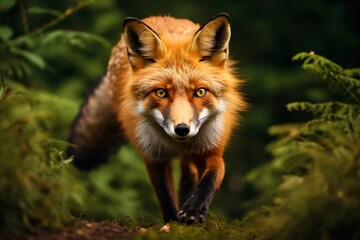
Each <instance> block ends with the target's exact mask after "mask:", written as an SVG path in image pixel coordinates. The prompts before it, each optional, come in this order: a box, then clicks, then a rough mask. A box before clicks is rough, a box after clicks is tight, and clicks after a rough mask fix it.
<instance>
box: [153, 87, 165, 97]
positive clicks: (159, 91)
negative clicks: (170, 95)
mask: <svg viewBox="0 0 360 240" xmlns="http://www.w3.org/2000/svg"><path fill="white" fill-rule="evenodd" d="M155 94H156V96H157V97H159V98H165V97H167V92H166V90H165V89H163V88H158V89H156V90H155Z"/></svg>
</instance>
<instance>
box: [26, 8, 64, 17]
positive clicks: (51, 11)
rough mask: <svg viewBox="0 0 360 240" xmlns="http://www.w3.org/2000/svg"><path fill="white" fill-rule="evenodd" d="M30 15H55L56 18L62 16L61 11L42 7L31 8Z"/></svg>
mask: <svg viewBox="0 0 360 240" xmlns="http://www.w3.org/2000/svg"><path fill="white" fill-rule="evenodd" d="M28 13H29V14H48V15H53V16H56V17H58V16H60V15H61V12H60V11H57V10H54V9H50V8H42V7H30V8H29V9H28Z"/></svg>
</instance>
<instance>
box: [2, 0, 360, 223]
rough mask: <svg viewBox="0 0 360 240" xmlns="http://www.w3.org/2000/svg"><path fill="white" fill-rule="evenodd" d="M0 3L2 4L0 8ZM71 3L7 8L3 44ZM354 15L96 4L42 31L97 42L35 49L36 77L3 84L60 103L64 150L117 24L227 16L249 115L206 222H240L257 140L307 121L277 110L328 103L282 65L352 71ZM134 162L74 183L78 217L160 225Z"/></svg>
mask: <svg viewBox="0 0 360 240" xmlns="http://www.w3.org/2000/svg"><path fill="white" fill-rule="evenodd" d="M0 2H1V1H0ZM6 2H7V1H5V0H3V3H2V4H5V3H6ZM77 2H78V1H75V0H67V1H41V0H32V1H17V3H16V4H15V5H14V6H13V7H11V8H9V9H5V10H4V9H3V11H1V9H0V25H2V26H8V27H10V28H11V29H12V31H13V33H12V37H13V38H16V37H17V36H20V35H23V34H24V33H26V31H30V32H31V30H32V29H36V28H37V27H39V26H42V25H43V24H44V23H46V22H49V21H51V20H52V19H54V15H51V14H40V13H39V11H36V7H38V8H41V9H53V10H55V11H59V12H62V11H64V10H65V9H67V8H68V7H69V6H71V5H75V4H76V3H77ZM0 6H1V5H0ZM3 6H4V5H3ZM29 8H32V11H27V12H26V19H27V20H26V21H27V28H28V29H26V28H25V27H24V12H23V11H22V10H21V9H29ZM359 9H360V6H359V1H356V0H343V1H340V0H293V1H280V0H273V1H269V0H252V1H245V0H243V1H229V0H222V1H214V0H206V1H205V0H199V1H190V0H182V1H165V0H161V1H144V0H121V1H117V0H101V1H100V0H98V1H94V2H93V3H92V4H90V5H88V6H86V7H84V8H82V9H80V10H79V11H77V12H75V13H74V14H72V15H71V16H70V17H68V18H66V19H64V20H63V21H61V22H59V23H58V24H57V25H55V26H54V27H52V28H49V30H54V29H64V30H74V31H82V32H87V33H91V34H94V35H97V36H100V37H102V38H103V39H105V40H106V41H103V39H102V40H99V41H92V40H91V41H85V40H86V39H85V40H84V39H80V40H82V41H80V40H79V39H77V40H73V41H69V42H66V41H64V39H62V38H58V39H57V40H56V41H52V42H50V43H49V44H39V45H38V46H35V47H33V48H32V51H34V52H36V54H38V55H39V56H41V57H42V58H43V59H45V60H46V67H43V68H41V69H39V68H35V69H33V70H32V71H30V72H28V73H27V74H24V76H20V75H16V74H13V75H12V76H11V79H12V80H15V81H17V82H20V83H21V84H24V85H25V86H26V87H28V88H30V89H33V90H36V91H38V90H40V91H46V92H48V93H51V94H54V95H56V96H58V97H59V100H58V101H59V102H64V101H65V100H64V99H66V101H67V104H64V105H63V106H66V107H64V108H65V109H64V108H59V109H58V110H56V111H57V112H58V117H57V118H56V124H54V127H53V128H52V129H53V131H52V134H53V136H54V138H56V139H60V140H62V141H67V139H68V136H69V134H70V128H71V121H72V120H73V119H74V117H75V115H76V114H77V111H78V109H79V107H80V105H81V103H82V102H83V101H84V98H85V96H86V95H87V93H88V92H89V91H90V90H91V88H92V86H94V84H95V83H96V81H97V80H98V79H99V78H101V77H102V76H103V75H104V74H105V72H106V66H107V61H108V59H109V56H110V52H111V47H112V46H114V45H115V44H116V43H117V42H118V40H119V38H120V34H121V32H122V21H123V19H124V18H125V17H128V16H133V17H137V18H140V19H141V18H145V17H148V16H152V15H170V16H173V17H177V18H188V19H191V20H193V21H194V22H197V23H200V24H201V23H205V22H206V21H208V20H209V19H210V18H212V17H213V16H214V15H216V14H217V13H219V12H226V13H228V14H229V15H230V17H231V27H232V39H231V49H230V51H231V57H232V58H233V59H235V60H237V62H238V64H237V68H238V73H239V75H240V76H241V77H242V78H243V79H245V80H246V82H247V84H246V86H245V87H244V89H243V92H244V94H245V96H246V98H247V99H248V101H249V103H250V104H251V108H250V110H249V111H248V112H247V113H245V114H244V115H243V120H242V125H241V126H240V127H239V129H238V130H237V131H236V133H235V135H234V138H233V141H232V142H231V144H230V146H229V148H228V150H227V152H226V155H225V160H226V169H227V171H226V176H225V179H224V182H223V185H222V188H221V190H220V191H219V193H217V194H216V197H215V200H214V203H213V205H212V208H211V212H212V213H214V214H216V215H217V216H220V217H224V218H240V217H242V214H243V213H244V211H246V206H247V205H246V204H244V203H248V202H249V201H251V200H252V199H254V198H256V196H257V194H258V193H257V192H256V191H255V190H254V189H253V188H252V187H251V186H248V185H246V181H245V176H246V174H247V173H249V172H250V171H251V170H252V169H254V168H256V167H259V166H261V165H263V164H265V163H267V162H268V161H269V160H270V159H271V157H270V156H269V154H268V153H267V152H266V150H265V147H266V145H267V144H268V143H269V142H270V141H271V140H272V139H271V138H270V137H269V136H268V134H267V129H268V127H269V126H271V125H273V124H279V123H286V122H301V121H304V120H306V119H307V118H308V116H306V115H303V114H296V113H289V112H287V111H286V110H285V107H284V105H285V104H287V103H289V102H292V101H300V100H301V101H311V102H322V101H329V100H331V99H332V97H333V96H331V94H329V93H327V92H325V91H323V89H324V86H325V83H323V82H321V81H317V80H315V78H314V77H313V76H312V75H310V74H308V73H306V72H304V71H302V70H301V69H300V67H299V63H297V62H293V61H292V56H294V55H295V54H296V53H298V52H303V51H305V52H309V51H314V52H315V53H317V54H320V55H322V56H325V57H327V58H329V59H332V60H334V61H336V62H337V63H339V64H340V65H342V66H344V67H348V68H352V67H357V66H359V65H360V46H359V29H360V27H359V22H360V19H359V16H360V14H359ZM55 16H56V14H55ZM54 38H55V37H54ZM0 49H1V51H2V52H0V54H1V53H2V55H3V56H1V55H0V62H2V63H3V64H4V63H6V61H8V59H6V51H5V50H4V45H3V46H0ZM64 148H65V147H64ZM141 161H142V160H141V159H140V158H139V156H138V155H137V154H136V153H135V152H134V150H133V149H132V148H131V147H125V148H123V149H122V150H121V151H120V153H119V154H118V155H117V156H116V157H114V158H113V159H112V160H111V161H110V163H109V164H108V165H105V166H103V167H102V168H101V169H99V170H97V171H94V172H90V173H84V174H83V175H81V176H80V178H82V179H83V180H84V182H85V185H87V186H88V192H89V193H90V194H89V195H90V197H89V199H88V200H87V203H88V205H89V206H88V207H87V210H85V212H86V214H87V215H88V216H90V217H91V218H99V219H101V218H116V217H118V216H119V215H137V216H145V217H148V218H152V217H154V216H155V217H156V218H158V219H160V212H159V207H158V205H157V202H156V200H155V197H154V194H153V192H152V188H151V186H150V185H149V183H148V180H147V176H146V173H145V169H144V166H143V165H142V162H141ZM175 165H176V163H175Z"/></svg>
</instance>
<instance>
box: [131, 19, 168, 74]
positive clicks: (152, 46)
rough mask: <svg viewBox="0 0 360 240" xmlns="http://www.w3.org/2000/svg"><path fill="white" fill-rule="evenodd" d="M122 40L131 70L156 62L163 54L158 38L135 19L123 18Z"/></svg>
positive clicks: (147, 27)
mask: <svg viewBox="0 0 360 240" xmlns="http://www.w3.org/2000/svg"><path fill="white" fill-rule="evenodd" d="M124 40H125V45H126V49H127V53H128V59H129V62H130V64H131V66H132V67H133V69H140V68H143V67H145V66H146V65H147V64H149V63H152V62H156V59H157V58H159V57H160V56H161V55H162V53H163V44H162V41H161V39H160V37H159V36H158V35H157V33H156V32H155V31H154V30H153V29H151V28H150V27H149V26H148V25H146V23H144V22H143V21H141V20H139V19H137V18H132V17H128V18H125V20H124Z"/></svg>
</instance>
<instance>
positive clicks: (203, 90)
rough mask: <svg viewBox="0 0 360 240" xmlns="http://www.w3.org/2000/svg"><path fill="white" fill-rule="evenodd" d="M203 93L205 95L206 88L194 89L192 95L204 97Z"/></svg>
mask: <svg viewBox="0 0 360 240" xmlns="http://www.w3.org/2000/svg"><path fill="white" fill-rule="evenodd" d="M205 95H206V89H205V88H198V89H196V91H195V94H194V96H195V97H198V98H201V97H204V96H205Z"/></svg>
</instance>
